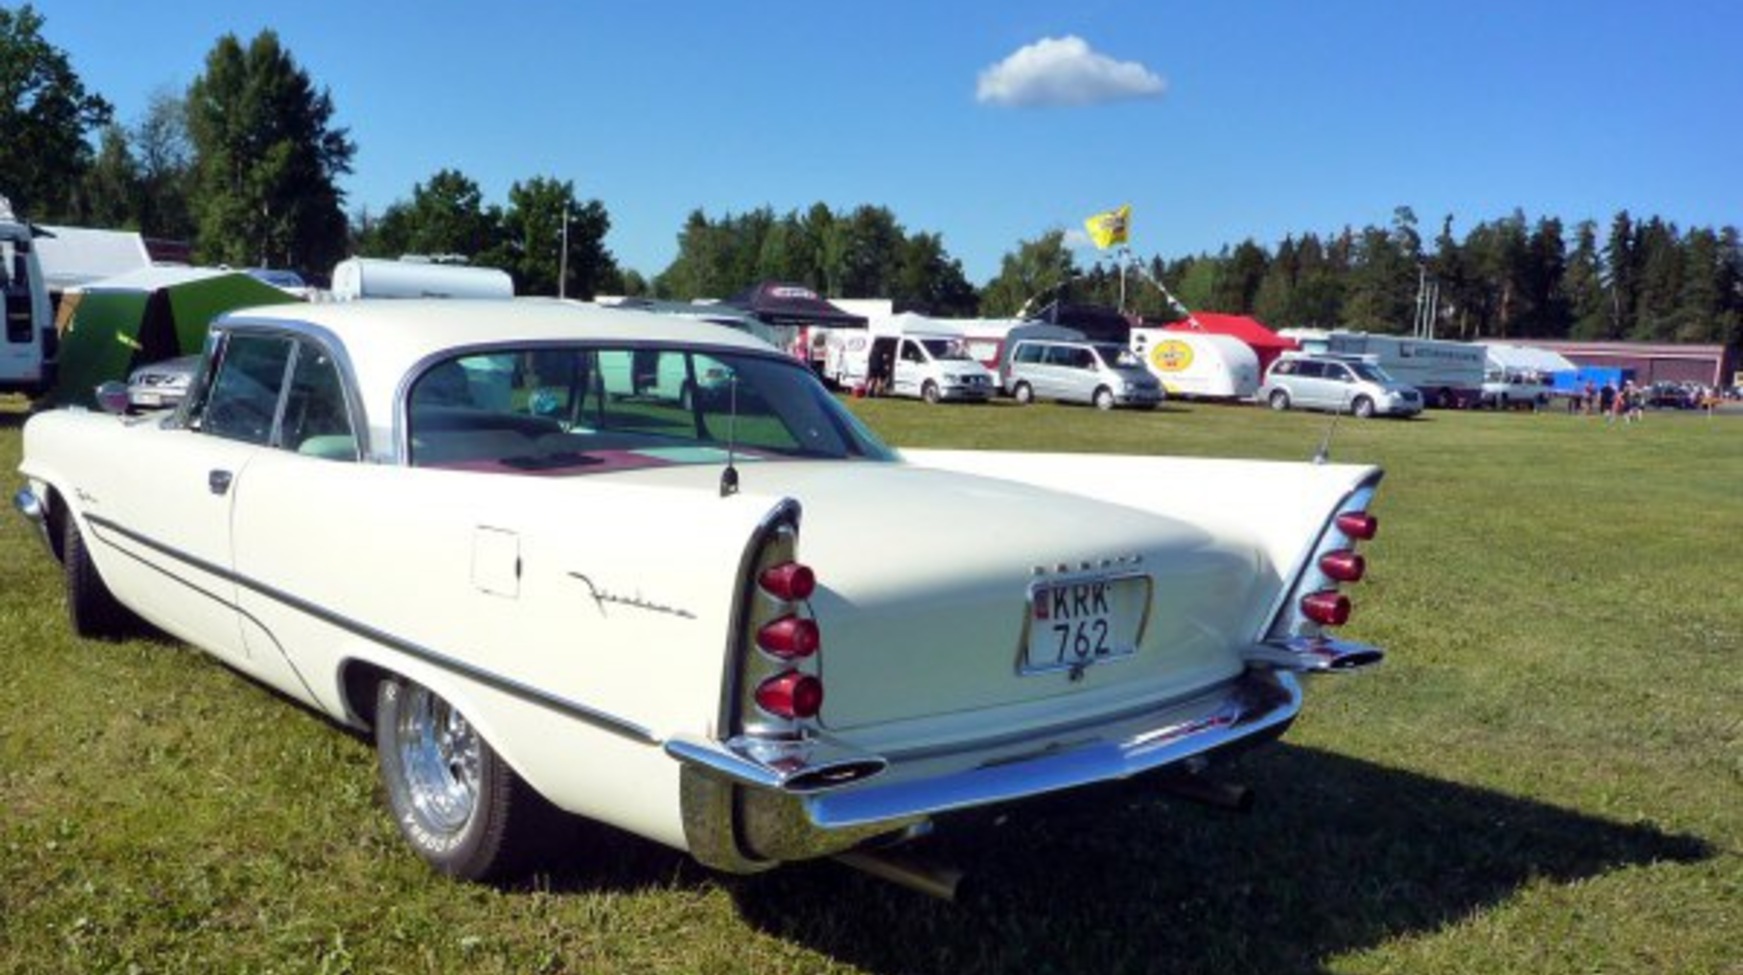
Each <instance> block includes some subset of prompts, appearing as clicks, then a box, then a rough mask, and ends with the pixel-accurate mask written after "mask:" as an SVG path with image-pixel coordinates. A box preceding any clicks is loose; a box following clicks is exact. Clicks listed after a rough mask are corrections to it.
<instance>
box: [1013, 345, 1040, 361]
mask: <svg viewBox="0 0 1743 975" xmlns="http://www.w3.org/2000/svg"><path fill="white" fill-rule="evenodd" d="M1041 352H1042V347H1041V346H1039V345H1035V344H1033V343H1025V344H1023V345H1019V346H1017V354H1016V355H1015V356H1014V357H1013V358H1015V359H1016V360H1017V361H1018V362H1040V361H1041Z"/></svg>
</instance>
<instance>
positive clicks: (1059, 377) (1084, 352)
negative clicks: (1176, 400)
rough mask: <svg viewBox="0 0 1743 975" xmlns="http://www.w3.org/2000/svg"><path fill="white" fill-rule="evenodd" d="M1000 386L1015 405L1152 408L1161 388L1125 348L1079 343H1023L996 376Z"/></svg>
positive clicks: (1023, 341) (1080, 340)
mask: <svg viewBox="0 0 1743 975" xmlns="http://www.w3.org/2000/svg"><path fill="white" fill-rule="evenodd" d="M999 379H1000V383H999V385H1000V386H1001V387H1002V388H1003V389H1004V391H1005V392H1006V393H1008V394H1010V396H1012V397H1013V398H1014V399H1016V401H1017V402H1019V403H1023V404H1025V405H1026V404H1028V403H1032V402H1034V401H1035V400H1036V399H1051V400H1059V401H1061V402H1067V403H1092V404H1094V405H1095V407H1096V409H1100V410H1111V409H1113V408H1114V407H1116V406H1136V407H1140V408H1143V409H1150V408H1153V407H1154V406H1155V405H1156V404H1157V403H1160V402H1162V397H1163V392H1162V383H1161V382H1160V381H1158V380H1157V379H1156V377H1154V376H1152V375H1150V374H1149V373H1148V372H1146V371H1145V369H1144V366H1143V364H1142V363H1141V362H1139V361H1138V357H1137V356H1135V355H1133V354H1132V352H1131V350H1130V349H1127V348H1126V347H1125V346H1122V345H1120V344H1118V343H1116V342H1089V341H1085V340H1082V339H1078V340H1063V339H1022V340H1021V341H1019V342H1017V344H1016V345H1015V346H1014V347H1013V348H1012V350H1011V357H1010V359H1009V361H1008V362H1006V364H1005V368H1004V370H1003V372H1002V373H1001V374H1000V377H999Z"/></svg>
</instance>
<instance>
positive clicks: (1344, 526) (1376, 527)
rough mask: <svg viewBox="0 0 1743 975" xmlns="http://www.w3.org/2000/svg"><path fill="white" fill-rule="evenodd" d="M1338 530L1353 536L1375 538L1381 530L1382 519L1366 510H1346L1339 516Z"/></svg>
mask: <svg viewBox="0 0 1743 975" xmlns="http://www.w3.org/2000/svg"><path fill="white" fill-rule="evenodd" d="M1337 526H1338V531H1341V532H1343V533H1344V534H1345V535H1348V536H1350V537H1351V538H1362V539H1367V538H1373V537H1374V536H1375V535H1376V534H1379V531H1380V519H1378V518H1376V517H1374V516H1373V515H1371V514H1368V513H1367V512H1366V511H1345V512H1343V513H1341V514H1339V515H1338V517H1337Z"/></svg>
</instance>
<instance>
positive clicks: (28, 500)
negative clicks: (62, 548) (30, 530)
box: [12, 487, 55, 555]
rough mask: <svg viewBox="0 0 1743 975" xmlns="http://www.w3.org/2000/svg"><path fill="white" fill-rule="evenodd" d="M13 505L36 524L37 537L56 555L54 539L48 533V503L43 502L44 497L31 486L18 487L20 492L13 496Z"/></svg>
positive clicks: (50, 552) (51, 553) (49, 551)
mask: <svg viewBox="0 0 1743 975" xmlns="http://www.w3.org/2000/svg"><path fill="white" fill-rule="evenodd" d="M12 507H14V508H16V509H18V513H19V514H21V515H23V516H24V517H25V518H27V519H29V520H30V522H31V524H33V525H35V526H36V534H37V537H39V538H41V539H42V544H43V546H44V547H46V548H47V549H48V553H49V554H50V555H54V554H55V551H54V539H52V538H50V537H49V533H48V505H47V504H45V503H44V502H43V500H42V498H40V497H38V496H37V494H36V492H35V491H32V490H31V489H30V488H28V487H21V488H19V489H18V493H17V494H14V495H13V496H12Z"/></svg>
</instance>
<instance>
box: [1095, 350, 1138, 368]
mask: <svg viewBox="0 0 1743 975" xmlns="http://www.w3.org/2000/svg"><path fill="white" fill-rule="evenodd" d="M1094 349H1095V354H1096V355H1097V356H1099V357H1100V358H1101V361H1102V364H1103V365H1105V366H1107V367H1109V368H1111V369H1140V368H1143V365H1144V363H1143V362H1142V361H1140V360H1139V359H1138V357H1137V356H1136V355H1134V354H1133V353H1132V350H1131V349H1128V348H1126V347H1125V346H1123V345H1097V346H1094Z"/></svg>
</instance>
